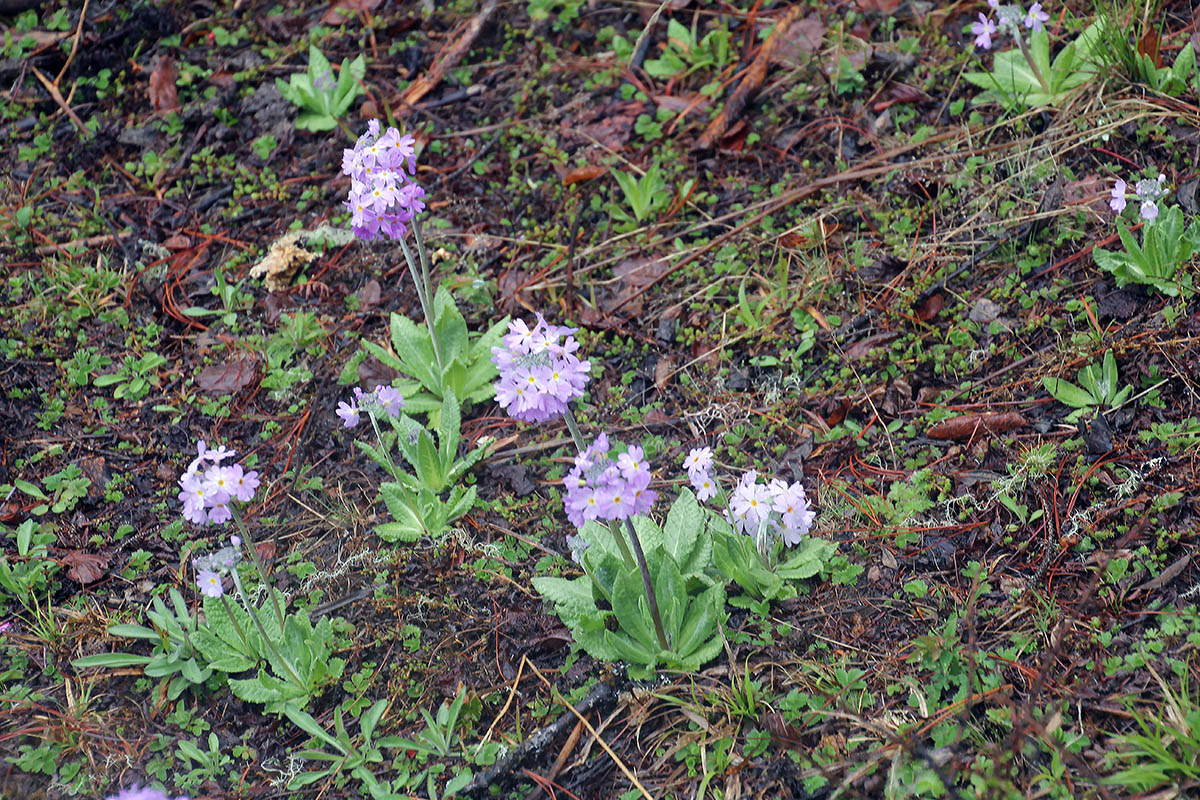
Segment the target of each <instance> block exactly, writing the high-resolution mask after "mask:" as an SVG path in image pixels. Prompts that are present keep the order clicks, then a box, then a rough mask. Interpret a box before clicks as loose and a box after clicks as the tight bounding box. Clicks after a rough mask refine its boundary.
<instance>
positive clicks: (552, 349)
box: [492, 314, 592, 422]
mask: <svg viewBox="0 0 1200 800" xmlns="http://www.w3.org/2000/svg"><path fill="white" fill-rule="evenodd" d="M574 333H575V329H574V328H566V327H561V326H558V325H550V324H549V323H547V322H546V320H545V319H543V318H542V315H541V314H538V316H537V321H536V322H535V323H534V325H533V327H532V328H531V327H529V325H527V324H526V323H525V321H524V320H520V319H518V320H514V321H512V322H510V323H508V334H507V335H505V337H504V338H503V339H502V340H501V341H502V344H501V346H499V347H493V348H492V363H494V364H495V365H496V366H497V367H499V369H500V377H498V378H497V379H496V383H495V387H496V402H497V403H499V404H500V407H501V408H503V409H505V410H506V411H508V414H509V416H511V417H512V418H513V419H519V420H521V421H522V422H545V421H546V420H548V419H550V418H551V417H556V416H558V415H559V414H561V413H563V412H564V411H566V409H567V403H569V402H571V401H572V400H574V399H575V398H576V397H579V396H581V395H582V394H583V389H584V387H585V386H587V382H588V372H590V371H591V368H592V365H591V362H589V361H581V360H579V358H577V357H576V356H575V351H577V350H578V349H579V342H578V341H576V339H575V337H574V336H573V335H572V334H574Z"/></svg>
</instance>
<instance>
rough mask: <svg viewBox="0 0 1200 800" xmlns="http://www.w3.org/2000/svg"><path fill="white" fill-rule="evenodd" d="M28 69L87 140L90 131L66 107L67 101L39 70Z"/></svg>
mask: <svg viewBox="0 0 1200 800" xmlns="http://www.w3.org/2000/svg"><path fill="white" fill-rule="evenodd" d="M29 69H31V70H33V75H34V77H36V78H37V79H38V80H39V81H41V83H42V86H44V87H45V89H46V91H47V92H49V93H50V98H51V99H52V100H54V102H55V103H57V104H58V107H59V108H60V109H62V112H63V113H64V114H66V115H67V116H68V117H70V119H71V122H72V123H74V125H75V128H76V130H78V131H79V135H80V136H82V137H83V138H85V139H87V138H89V137H90V136H91V131H89V130H88V129H87V128H86V127H85V126H84V124H83V120H81V119H80V118H79V115H78V114H76V113H75V111H74V109H72V108H71V107H70V106H69V105H67V101H66V100H64V99H63V96H62V92H60V91H59V90H58V87H57V86H55V85H54V84H53V83H51V82H50V79H49V78H47V77H46V76H45V75H43V74H42V72H41V70H39V69H38V68H37V67H30V68H29Z"/></svg>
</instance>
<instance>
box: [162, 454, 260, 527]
mask: <svg viewBox="0 0 1200 800" xmlns="http://www.w3.org/2000/svg"><path fill="white" fill-rule="evenodd" d="M196 450H197V455H196V457H195V458H194V459H192V462H191V463H190V464H189V465H188V468H187V470H185V471H184V473H183V475H182V476H180V478H179V500H180V502H181V503H182V504H183V518H184V519H186V520H187V521H188V522H194V523H195V524H197V525H204V524H205V523H209V522H211V523H213V524H216V525H220V524H221V523H224V522H228V521H229V520H230V519H232V517H233V511H232V509H231V508H230V507H229V503H230V501H231V500H235V499H236V500H238V501H240V502H242V503H248V502H250V501H251V500H253V499H254V492H255V490H256V489H258V485H259V479H258V473H257V472H256V471H254V470H251V471H250V472H247V471H245V470H244V469H243V468H242V465H241V464H230V465H226V466H223V465H222V464H221V462H222V461H224V460H225V459H226V458H231V457H233V456H234V455H236V452H235V451H233V450H228V449H226V448H225V446H224V445H222V446H221V447H219V448H217V449H215V450H209V449H208V446H207V444H206V443H205V442H204V440H203V439H201V440H200V441H199V442H197V443H196Z"/></svg>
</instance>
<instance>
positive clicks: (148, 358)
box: [93, 351, 167, 400]
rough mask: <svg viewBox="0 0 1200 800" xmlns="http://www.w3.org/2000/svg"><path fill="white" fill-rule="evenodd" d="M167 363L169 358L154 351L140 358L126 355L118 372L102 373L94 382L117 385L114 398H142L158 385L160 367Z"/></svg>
mask: <svg viewBox="0 0 1200 800" xmlns="http://www.w3.org/2000/svg"><path fill="white" fill-rule="evenodd" d="M166 364H167V359H166V358H164V357H163V356H160V355H159V354H158V353H155V352H153V351H152V352H149V353H146V354H145V355H143V356H141V357H140V358H134V357H133V356H125V361H124V363H123V364H122V365H121V366H120V368H119V369H117V371H116V372H110V373H107V374H105V375H100V376H98V377H97V378H96V379H95V380H94V381H93V383H94V384H95V385H96V386H99V387H101V388H103V387H105V386H116V387H117V388H116V389H115V390H114V391H113V398H114V399H117V400H141V399H142V398H143V397H145V396H146V395H147V394H149V393H150V387H151V386H157V385H158V383H159V380H158V368H159V367H164V366H166Z"/></svg>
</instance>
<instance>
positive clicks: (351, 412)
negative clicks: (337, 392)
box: [336, 400, 358, 428]
mask: <svg viewBox="0 0 1200 800" xmlns="http://www.w3.org/2000/svg"><path fill="white" fill-rule="evenodd" d="M336 413H337V415H338V416H339V417H341V418H342V427H343V428H353V427H354V426H355V425H357V424H358V406H357V405H356V404H354V403H347V402H346V401H345V400H342V401H340V402H339V403H338V407H337V412H336Z"/></svg>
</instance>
